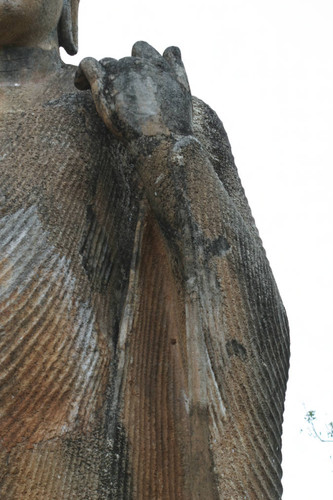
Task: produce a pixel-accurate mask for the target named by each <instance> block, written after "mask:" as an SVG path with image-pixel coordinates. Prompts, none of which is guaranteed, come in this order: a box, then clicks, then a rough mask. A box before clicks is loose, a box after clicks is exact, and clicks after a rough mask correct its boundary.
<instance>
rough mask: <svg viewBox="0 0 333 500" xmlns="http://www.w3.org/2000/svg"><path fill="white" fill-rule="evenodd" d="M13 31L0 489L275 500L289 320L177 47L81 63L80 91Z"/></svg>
mask: <svg viewBox="0 0 333 500" xmlns="http://www.w3.org/2000/svg"><path fill="white" fill-rule="evenodd" d="M9 3H10V2H9ZM44 3H45V2H44ZM46 3H47V4H49V3H50V2H46ZM58 3H59V5H60V6H61V4H62V2H61V0H59V2H58ZM58 3H57V2H56V4H57V5H58ZM39 5H40V2H39V1H37V0H34V1H33V2H29V6H28V7H27V8H28V12H32V11H33V10H34V9H35V8H37V7H38V6H39ZM73 6H74V7H75V6H77V2H73ZM65 7H66V8H69V7H70V3H68V5H67V3H66V4H65ZM30 9H32V11H31V10H30ZM60 10H61V9H60ZM60 10H59V13H60ZM24 12H25V11H24V7H22V13H23V14H24ZM35 12H39V11H38V10H37V11H35ZM64 12H65V11H63V15H62V21H61V23H62V27H61V28H59V29H60V30H62V40H67V42H63V43H68V44H69V43H71V44H72V45H71V47H72V48H70V47H69V48H68V50H69V51H73V46H75V43H74V42H75V40H74V39H72V42H73V40H74V42H73V43H74V45H73V43H72V42H70V40H71V36H70V33H68V26H69V24H68V12H69V13H70V12H71V11H70V10H69V11H67V14H66V12H65V13H64ZM3 13H4V8H3V7H2V6H1V3H0V25H1V20H2V16H3V15H4V14H3ZM51 14H52V13H51ZM51 14H50V16H51ZM66 15H67V18H66ZM51 18H52V19H53V17H52V16H51ZM54 19H56V21H57V22H58V18H57V16H54ZM64 19H65V20H64ZM66 19H67V21H66ZM65 21H66V22H65ZM66 23H67V24H66ZM66 26H67V28H66ZM66 30H67V31H66ZM42 31H43V30H42ZM13 32H14V34H15V29H14V28H13ZM66 37H67V38H66ZM72 38H73V37H72ZM74 38H75V37H74ZM10 40H11V42H10V44H9V45H10V46H9V47H7V46H6V43H5V42H4V41H3V40H2V42H1V43H2V46H4V48H2V49H0V64H1V68H2V69H3V73H1V74H2V75H4V76H3V77H2V78H3V79H2V82H1V87H0V137H1V143H0V178H1V184H0V311H1V312H0V314H1V316H0V367H1V368H0V378H1V384H0V491H1V495H0V496H1V498H4V499H8V500H12V499H20V500H21V499H41V498H43V499H72V498H75V499H85V500H87V499H108V498H112V499H130V498H133V499H172V498H174V499H184V500H185V499H197V498H198V499H199V498H202V499H207V500H208V499H218V498H221V499H222V498H223V499H228V500H229V499H238V498H249V499H260V498H263V499H278V498H280V497H281V481H280V480H281V467H280V463H281V424H282V413H283V405H284V394H285V385H286V380H287V372H288V362H289V341H288V325H287V320H286V316H285V311H284V308H283V304H282V302H281V299H280V296H279V293H278V290H277V288H276V284H275V281H274V278H273V276H272V273H271V270H270V267H269V263H268V261H267V258H266V255H265V252H264V250H263V248H262V244H261V240H260V238H259V235H258V232H257V229H256V227H255V223H254V221H253V218H252V215H251V212H250V209H249V206H248V203H247V200H246V197H245V195H244V191H243V188H242V186H241V183H240V180H239V177H238V174H237V170H236V167H235V164H234V160H233V157H232V154H231V149H230V145H229V142H228V138H227V135H226V133H225V131H224V129H223V126H222V124H221V122H220V121H219V119H218V118H217V116H216V115H215V113H214V112H213V111H212V110H211V109H210V108H208V107H207V106H206V105H205V104H204V103H203V102H202V101H200V100H198V99H195V98H193V100H189V96H190V94H189V89H188V83H187V79H186V74H185V71H184V70H183V66H182V63H181V60H180V53H179V52H178V51H177V49H174V48H172V49H168V50H167V51H166V53H165V56H164V58H162V57H161V56H160V55H159V54H158V53H157V52H156V51H154V49H152V48H151V47H149V46H148V45H147V44H143V43H142V42H140V43H139V44H136V46H135V48H134V59H132V58H126V59H125V60H122V61H121V62H120V63H118V62H116V61H113V60H111V61H110V60H109V61H104V62H103V64H102V66H101V65H99V63H97V62H96V61H93V60H88V61H85V62H84V63H83V64H82V66H81V70H80V72H79V74H78V75H77V77H76V82H77V85H78V86H79V87H81V88H84V87H88V86H91V87H92V94H91V92H90V90H86V91H84V92H82V91H79V90H77V89H75V88H74V86H73V81H74V73H75V68H72V67H69V66H64V65H61V64H60V61H59V59H58V54H57V50H56V49H54V44H53V42H52V37H51V42H50V41H49V39H48V42H47V43H48V45H47V47H45V44H46V42H45V40H44V38H43V44H41V43H39V42H38V40H37V42H38V43H37V42H36V43H34V46H33V47H32V48H31V45H30V42H29V47H26V45H27V43H26V41H25V40H26V39H24V40H23V42H22V37H21V38H20V39H19V40H21V42H20V41H18V42H17V43H16V42H15V47H13V46H12V44H13V40H14V38H13V34H12V33H11V35H10ZM68 40H69V41H68ZM7 45H8V44H7ZM21 45H23V46H21ZM22 61H23V62H22ZM36 61H37V63H36ZM22 65H23V66H22ZM170 68H171V69H170ZM101 72H102V73H101ZM96 77H97V78H96ZM147 81H149V82H150V90H151V93H149V92H148V91H147V88H148V87H147V85H146V88H145V89H144V91H143V85H144V84H147ZM15 83H18V85H15ZM169 90H170V92H169ZM108 92H109V93H108ZM112 92H114V94H113V95H112ZM92 95H93V97H92ZM110 95H111V97H110ZM149 95H151V96H152V97H151V98H152V101H151V102H150V101H149ZM115 96H116V97H115ZM114 97H115V98H114ZM192 104H193V109H192ZM95 106H96V108H97V110H98V113H99V115H100V116H102V118H103V119H104V121H105V123H106V125H107V126H108V127H109V129H111V131H112V133H110V130H108V128H107V126H106V125H104V123H103V121H102V120H101V118H100V116H99V115H98V113H97V111H96V109H95ZM147 110H148V111H149V112H148V111H147ZM192 112H193V117H192Z"/></svg>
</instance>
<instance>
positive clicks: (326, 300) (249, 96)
mask: <svg viewBox="0 0 333 500" xmlns="http://www.w3.org/2000/svg"><path fill="white" fill-rule="evenodd" d="M137 40H146V41H148V42H149V43H150V44H152V45H153V46H155V48H157V49H158V50H159V51H163V50H164V48H166V47H167V46H168V45H178V46H179V47H180V48H181V50H182V55H183V60H184V62H185V66H186V68H187V72H188V76H189V80H190V84H191V88H192V93H193V94H194V95H196V96H197V97H200V98H201V99H203V100H204V101H206V102H207V103H208V104H209V105H210V106H211V107H212V108H213V109H215V111H217V113H218V115H219V116H220V118H221V120H222V121H223V123H224V125H225V128H226V130H227V132H228V135H229V139H230V142H231V145H232V148H233V153H234V156H235V159H236V164H237V166H238V169H239V173H240V177H241V179H242V182H243V185H244V187H245V190H246V193H247V196H248V199H249V202H250V205H251V208H252V211H253V214H254V217H255V219H256V222H257V226H258V228H259V231H260V234H261V237H262V239H263V241H264V246H265V248H266V250H267V253H268V257H269V260H270V262H271V266H272V268H273V272H274V274H275V277H276V280H277V283H278V286H279V289H280V292H281V295H282V297H283V300H284V303H285V306H286V308H287V312H288V316H289V320H290V327H291V339H292V358H291V371H290V382H289V387H288V395H287V402H286V413H285V426H284V436H283V438H284V444H283V457H284V463H283V468H284V478H283V483H284V495H283V500H299V499H301V500H332V499H333V462H332V460H331V459H330V455H333V444H327V443H320V442H319V441H317V440H315V439H314V438H311V437H309V435H308V432H307V430H306V423H305V421H304V415H305V413H306V411H307V410H316V411H317V415H318V417H321V421H322V422H329V421H331V420H333V394H332V385H333V364H332V357H333V335H332V330H333V329H332V323H333V314H332V307H333V255H332V246H333V225H332V214H333V196H332V176H331V171H332V168H333V161H332V160H333V152H332V139H331V137H332V132H333V62H332V49H333V2H332V0H280V1H278V2H276V1H275V2H273V1H270V0H251V1H249V0H205V1H204V2H196V1H195V0H191V1H190V0H178V1H175V0H168V1H165V2H156V1H155V2H153V1H152V0H136V1H134V0H127V1H124V2H123V3H120V2H116V1H112V0H91V1H89V0H81V6H80V51H79V55H78V56H77V57H75V58H69V57H68V56H67V57H65V60H66V61H67V62H70V61H71V62H72V63H73V64H78V62H79V60H80V59H82V58H83V57H86V56H94V57H96V58H97V59H98V58H102V57H105V56H109V57H115V58H120V57H124V56H127V55H130V51H131V46H132V44H133V43H134V42H135V41H137ZM301 429H304V430H303V432H301Z"/></svg>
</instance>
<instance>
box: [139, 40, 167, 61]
mask: <svg viewBox="0 0 333 500" xmlns="http://www.w3.org/2000/svg"><path fill="white" fill-rule="evenodd" d="M132 56H133V57H142V58H144V59H161V57H162V56H161V54H160V53H159V52H157V50H156V49H154V47H152V46H151V45H149V43H147V42H136V43H135V44H134V45H133V48H132Z"/></svg>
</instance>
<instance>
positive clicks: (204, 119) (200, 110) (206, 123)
mask: <svg viewBox="0 0 333 500" xmlns="http://www.w3.org/2000/svg"><path fill="white" fill-rule="evenodd" d="M193 133H194V135H195V137H196V138H197V139H198V140H199V141H200V143H201V144H202V146H203V148H204V149H205V150H206V152H207V154H208V156H209V159H210V161H211V163H212V165H213V167H214V170H215V172H216V174H217V175H218V177H219V179H220V181H221V182H222V184H223V187H224V188H225V190H226V192H227V193H228V195H229V196H230V198H231V199H232V201H233V204H234V206H235V208H236V209H237V211H238V213H239V214H240V215H241V217H242V219H243V221H244V222H245V224H246V226H247V228H248V229H249V230H250V231H251V233H252V235H253V238H254V239H255V240H256V241H257V242H258V243H259V245H261V240H260V238H259V235H258V230H257V228H256V225H255V222H254V219H253V217H252V213H251V209H250V207H249V204H248V201H247V198H246V195H245V192H244V189H243V186H242V183H241V180H240V178H239V175H238V170H237V167H236V164H235V160H234V157H233V154H232V151H231V146H230V142H229V139H228V135H227V133H226V131H225V129H224V126H223V123H222V121H221V120H220V119H219V117H218V115H217V114H216V112H215V111H213V110H212V108H210V107H209V106H208V105H207V104H206V103H204V102H203V101H201V100H200V99H198V98H196V97H193Z"/></svg>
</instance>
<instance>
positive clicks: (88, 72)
mask: <svg viewBox="0 0 333 500" xmlns="http://www.w3.org/2000/svg"><path fill="white" fill-rule="evenodd" d="M104 76H105V70H104V68H103V66H102V65H101V64H100V63H99V62H98V61H96V59H94V58H93V57H86V58H85V59H83V60H82V61H81V62H80V65H79V67H78V69H77V71H76V74H75V78H74V83H75V86H76V87H77V88H78V89H79V90H86V89H88V88H91V90H92V91H93V92H96V91H97V92H98V91H99V90H100V88H101V83H102V79H103V77H104Z"/></svg>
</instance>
